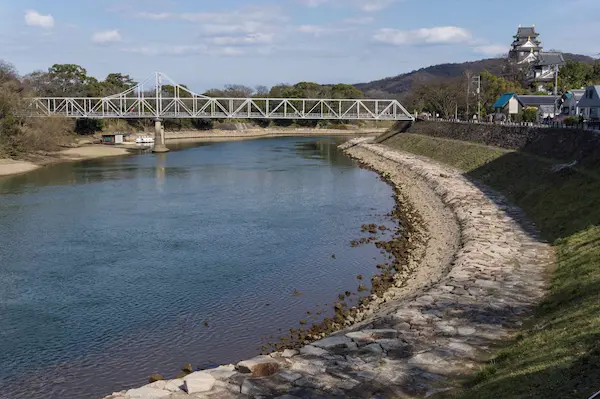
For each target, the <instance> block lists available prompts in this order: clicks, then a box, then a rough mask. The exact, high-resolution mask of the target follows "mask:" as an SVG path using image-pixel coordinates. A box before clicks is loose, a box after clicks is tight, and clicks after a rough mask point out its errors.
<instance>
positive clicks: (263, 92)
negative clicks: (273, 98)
mask: <svg viewBox="0 0 600 399" xmlns="http://www.w3.org/2000/svg"><path fill="white" fill-rule="evenodd" d="M254 95H255V96H257V97H267V96H268V95H269V88H268V87H267V86H262V85H261V86H256V87H255V88H254Z"/></svg>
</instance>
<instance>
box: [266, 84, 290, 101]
mask: <svg viewBox="0 0 600 399" xmlns="http://www.w3.org/2000/svg"><path fill="white" fill-rule="evenodd" d="M291 87H292V86H290V85H289V84H285V83H280V84H278V85H275V86H273V87H271V90H270V91H269V97H271V98H284V97H285V94H286V92H287V91H288V90H290V88H291Z"/></svg>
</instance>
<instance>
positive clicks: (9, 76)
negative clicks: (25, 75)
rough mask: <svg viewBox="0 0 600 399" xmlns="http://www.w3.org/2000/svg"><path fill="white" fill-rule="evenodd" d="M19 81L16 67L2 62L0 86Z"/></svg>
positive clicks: (0, 63)
mask: <svg viewBox="0 0 600 399" xmlns="http://www.w3.org/2000/svg"><path fill="white" fill-rule="evenodd" d="M18 79H19V74H18V73H17V70H16V68H15V66H14V65H13V64H11V63H9V62H6V61H3V60H0V85H1V84H3V83H6V82H9V81H16V80H18Z"/></svg>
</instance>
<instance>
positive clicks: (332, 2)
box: [300, 0, 399, 12]
mask: <svg viewBox="0 0 600 399" xmlns="http://www.w3.org/2000/svg"><path fill="white" fill-rule="evenodd" d="M398 1H399V0H300V2H301V3H302V4H304V5H305V6H307V7H311V8H316V7H321V6H325V5H327V6H332V7H352V8H358V9H359V10H362V11H365V12H376V11H381V10H383V9H386V8H388V7H390V6H391V5H392V4H394V3H396V2H398Z"/></svg>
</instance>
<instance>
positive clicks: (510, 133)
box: [406, 121, 600, 166]
mask: <svg viewBox="0 0 600 399" xmlns="http://www.w3.org/2000/svg"><path fill="white" fill-rule="evenodd" d="M406 132H407V133H415V134H422V135H427V136H433V137H440V138H446V139H453V140H461V141H470V142H473V143H479V144H485V145H490V146H494V147H501V148H506V149H509V150H516V151H521V152H526V153H530V154H534V155H538V156H542V157H545V158H552V159H558V160H564V161H569V162H572V161H577V163H578V164H585V165H586V166H600V134H598V133H595V132H593V131H587V130H578V129H554V128H539V127H526V126H502V125H490V124H473V123H453V122H436V121H418V122H416V123H414V124H413V125H412V126H411V127H410V128H409V129H408V130H407V131H406Z"/></svg>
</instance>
